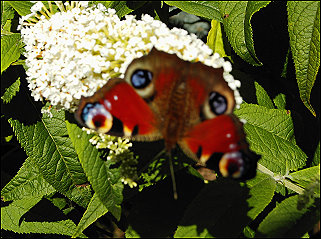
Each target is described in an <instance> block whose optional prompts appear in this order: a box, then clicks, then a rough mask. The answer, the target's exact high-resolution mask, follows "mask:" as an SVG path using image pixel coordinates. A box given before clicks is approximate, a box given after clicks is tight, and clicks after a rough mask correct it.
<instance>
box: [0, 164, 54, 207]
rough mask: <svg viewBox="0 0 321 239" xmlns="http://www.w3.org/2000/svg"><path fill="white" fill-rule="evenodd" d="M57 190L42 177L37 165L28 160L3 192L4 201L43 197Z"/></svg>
mask: <svg viewBox="0 0 321 239" xmlns="http://www.w3.org/2000/svg"><path fill="white" fill-rule="evenodd" d="M53 192H55V189H54V188H53V187H52V186H51V185H50V184H49V183H48V182H47V181H46V180H44V178H43V177H42V175H41V174H40V172H39V169H38V167H37V165H35V163H34V162H33V160H32V159H31V158H27V159H26V161H25V162H24V163H23V165H22V167H21V168H20V169H19V171H18V173H17V175H16V176H15V177H14V178H13V179H11V181H10V182H9V183H8V184H7V185H6V186H5V187H4V188H2V190H1V198H2V200H3V201H12V200H19V199H23V198H25V197H42V196H44V195H48V194H50V193H53Z"/></svg>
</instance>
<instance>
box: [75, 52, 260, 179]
mask: <svg viewBox="0 0 321 239" xmlns="http://www.w3.org/2000/svg"><path fill="white" fill-rule="evenodd" d="M223 72H224V71H223V69H222V68H217V69H215V68H212V67H209V66H206V65H204V64H202V63H200V62H197V63H191V62H188V61H184V60H182V59H180V58H178V57H177V56H176V55H175V54H168V53H165V52H162V51H158V50H157V49H155V48H153V49H152V50H151V51H150V52H149V54H148V55H145V56H143V57H141V58H137V59H134V60H133V61H132V63H131V64H130V65H129V66H128V68H127V70H126V72H125V76H124V79H120V78H113V79H110V80H109V81H108V82H107V84H106V85H104V86H103V87H102V88H101V89H99V90H98V91H97V92H96V93H95V94H94V95H93V96H91V97H83V98H82V99H81V101H80V104H79V107H78V109H77V111H76V113H75V117H76V119H77V120H78V122H79V123H81V124H82V125H84V126H85V127H88V128H91V129H94V130H96V131H98V132H100V133H107V134H110V135H114V136H121V137H127V138H131V139H133V140H146V141H152V140H159V139H164V143H165V149H166V151H167V152H170V151H171V150H172V149H173V148H174V147H175V146H176V144H178V145H179V146H180V148H181V149H182V150H183V151H184V152H185V153H186V154H187V155H188V156H189V157H191V158H192V159H194V160H195V161H196V162H198V164H199V165H202V166H206V167H211V168H212V169H214V170H215V171H216V172H217V173H218V174H221V175H222V176H224V177H232V178H235V179H240V180H245V179H250V178H253V177H254V176H255V173H256V165H257V160H258V158H259V156H258V155H256V154H255V153H253V152H252V151H250V150H249V146H248V144H247V142H246V139H245V134H244V132H243V125H242V123H241V122H240V120H239V119H238V118H237V117H236V116H235V115H233V109H234V106H235V99H234V92H233V91H232V90H231V89H230V88H229V86H228V84H227V83H226V81H225V80H224V78H223Z"/></svg>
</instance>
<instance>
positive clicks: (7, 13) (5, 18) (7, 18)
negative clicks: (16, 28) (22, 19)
mask: <svg viewBox="0 0 321 239" xmlns="http://www.w3.org/2000/svg"><path fill="white" fill-rule="evenodd" d="M13 17H14V10H13V9H12V7H11V6H10V5H9V4H8V2H7V1H1V32H2V31H7V32H10V30H11V20H12V19H13Z"/></svg>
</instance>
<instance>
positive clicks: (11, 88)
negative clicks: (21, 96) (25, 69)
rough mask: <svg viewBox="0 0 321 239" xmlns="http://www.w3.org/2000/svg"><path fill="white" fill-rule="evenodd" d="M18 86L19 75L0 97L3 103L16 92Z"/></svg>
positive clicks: (7, 101) (9, 99)
mask: <svg viewBox="0 0 321 239" xmlns="http://www.w3.org/2000/svg"><path fill="white" fill-rule="evenodd" d="M19 88H20V77H19V78H18V79H17V80H16V81H15V82H14V83H13V84H12V85H11V86H9V87H8V88H7V89H6V91H5V92H4V94H3V96H1V99H2V100H3V102H4V103H5V104H7V103H9V102H10V101H11V100H12V98H13V97H14V96H15V95H16V94H17V92H18V91H19Z"/></svg>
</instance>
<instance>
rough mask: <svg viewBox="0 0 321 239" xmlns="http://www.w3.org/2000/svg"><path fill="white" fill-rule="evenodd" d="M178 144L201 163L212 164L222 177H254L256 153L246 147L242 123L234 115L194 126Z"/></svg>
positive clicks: (216, 118)
mask: <svg viewBox="0 0 321 239" xmlns="http://www.w3.org/2000/svg"><path fill="white" fill-rule="evenodd" d="M179 145H180V146H181V147H182V149H183V150H184V151H185V152H186V153H187V154H188V155H191V156H192V157H193V158H194V159H195V158H196V159H197V160H199V161H200V163H201V164H202V165H207V166H209V164H211V166H212V165H213V167H214V169H215V170H216V171H217V172H218V173H221V174H222V175H223V176H225V177H233V178H239V179H248V178H252V177H254V176H255V171H256V163H257V160H258V156H257V155H256V154H255V153H253V152H251V151H250V150H249V147H248V144H247V142H246V140H245V134H244V132H243V126H242V123H241V122H240V121H239V119H238V118H236V117H235V116H234V115H220V116H217V117H215V118H213V119H211V120H205V121H203V122H202V123H200V124H198V125H195V126H194V127H193V128H192V129H191V130H190V131H189V132H188V133H187V135H186V137H184V138H183V140H182V141H180V142H179ZM213 161H214V162H213Z"/></svg>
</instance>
